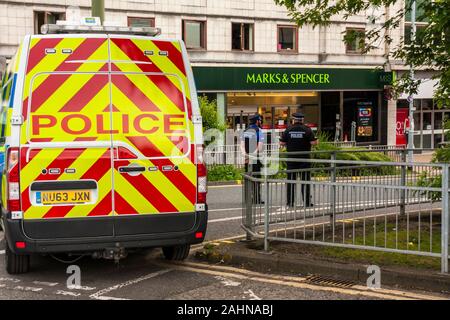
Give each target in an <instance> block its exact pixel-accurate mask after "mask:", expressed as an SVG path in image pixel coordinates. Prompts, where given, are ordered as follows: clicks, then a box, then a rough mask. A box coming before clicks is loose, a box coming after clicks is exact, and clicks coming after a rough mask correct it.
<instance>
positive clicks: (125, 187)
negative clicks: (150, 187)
mask: <svg viewBox="0 0 450 320" xmlns="http://www.w3.org/2000/svg"><path fill="white" fill-rule="evenodd" d="M114 174H115V175H114V187H115V192H117V193H119V194H120V195H121V196H122V197H123V198H124V199H125V200H126V201H127V202H128V204H129V205H131V206H132V207H133V208H134V209H135V210H136V211H137V212H145V213H156V212H158V210H156V208H155V207H154V206H153V205H152V204H151V203H150V202H149V201H148V200H147V199H146V198H145V197H144V196H143V195H142V194H141V193H140V192H139V191H137V190H136V189H135V188H134V187H133V185H131V184H130V183H129V182H128V181H127V180H126V179H125V178H124V177H123V176H122V174H121V173H119V172H118V171H117V170H114ZM144 192H145V191H144Z"/></svg>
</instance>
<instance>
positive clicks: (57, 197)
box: [36, 190, 92, 205]
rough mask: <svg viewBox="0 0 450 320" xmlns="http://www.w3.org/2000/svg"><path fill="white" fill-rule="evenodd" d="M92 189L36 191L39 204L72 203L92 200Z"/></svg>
mask: <svg viewBox="0 0 450 320" xmlns="http://www.w3.org/2000/svg"><path fill="white" fill-rule="evenodd" d="M91 199H92V195H91V191H90V190H64V191H39V192H36V203H38V204H44V205H49V204H72V203H87V202H91Z"/></svg>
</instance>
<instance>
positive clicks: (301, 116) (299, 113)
mask: <svg viewBox="0 0 450 320" xmlns="http://www.w3.org/2000/svg"><path fill="white" fill-rule="evenodd" d="M292 118H294V119H297V120H301V119H303V118H305V115H304V114H303V113H301V112H295V113H293V114H292Z"/></svg>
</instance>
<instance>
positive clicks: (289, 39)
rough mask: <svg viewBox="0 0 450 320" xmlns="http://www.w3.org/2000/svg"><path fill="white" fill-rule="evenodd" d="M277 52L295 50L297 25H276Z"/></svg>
mask: <svg viewBox="0 0 450 320" xmlns="http://www.w3.org/2000/svg"><path fill="white" fill-rule="evenodd" d="M277 50H278V51H279V52H297V51H298V47H297V27H294V26H278V47H277Z"/></svg>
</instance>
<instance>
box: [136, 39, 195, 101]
mask: <svg viewBox="0 0 450 320" xmlns="http://www.w3.org/2000/svg"><path fill="white" fill-rule="evenodd" d="M132 41H133V42H134V44H135V45H136V46H137V47H138V48H139V49H141V50H142V51H144V50H152V51H153V52H159V51H160V49H159V48H158V47H157V46H156V45H155V44H154V43H153V41H149V40H140V39H133V40H132ZM151 60H152V63H154V64H155V65H156V66H157V67H158V68H159V69H160V70H161V71H162V72H164V73H168V74H176V75H177V76H179V77H180V80H181V82H182V83H183V86H182V85H181V84H180V81H179V79H177V78H175V77H173V76H172V77H169V80H170V81H171V82H172V83H173V84H174V85H175V86H176V87H177V88H178V89H179V90H180V92H183V90H184V91H185V92H184V93H185V95H186V98H188V99H189V100H190V93H189V90H187V88H189V85H188V82H187V78H186V76H185V75H184V74H183V73H182V72H181V71H180V70H179V69H178V68H177V67H176V66H175V64H173V62H172V61H171V60H170V58H168V57H165V56H160V55H159V54H155V55H153V56H152V57H151Z"/></svg>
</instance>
